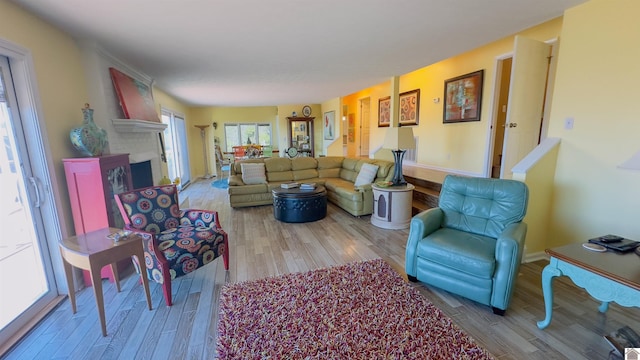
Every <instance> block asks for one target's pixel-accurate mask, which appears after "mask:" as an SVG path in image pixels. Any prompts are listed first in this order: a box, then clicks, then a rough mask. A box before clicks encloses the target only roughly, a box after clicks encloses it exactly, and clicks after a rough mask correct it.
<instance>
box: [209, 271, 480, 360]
mask: <svg viewBox="0 0 640 360" xmlns="http://www.w3.org/2000/svg"><path fill="white" fill-rule="evenodd" d="M217 351H218V356H219V358H220V359H493V357H492V356H491V354H489V352H488V351H486V350H485V349H483V348H481V347H480V346H478V345H477V344H476V343H475V341H474V340H473V339H472V338H471V337H469V336H468V335H466V334H465V333H464V332H463V331H462V330H461V329H460V328H459V327H458V326H456V325H455V324H454V323H453V322H452V320H451V319H450V318H449V317H448V316H446V315H445V314H444V313H443V312H442V311H440V310H439V309H438V308H436V307H435V306H434V305H433V304H432V303H431V302H429V301H428V300H427V299H425V298H424V297H423V296H422V295H421V294H420V292H418V290H416V289H414V288H413V287H411V286H410V285H409V284H407V283H406V282H405V281H404V279H403V278H402V277H401V276H400V275H399V274H398V273H396V272H395V271H394V270H393V269H392V268H391V267H390V266H389V265H388V264H387V263H386V262H385V261H384V260H382V259H375V260H367V261H361V262H355V263H350V264H346V265H341V266H335V267H329V268H324V269H318V270H313V271H308V272H304V273H293V274H286V275H281V276H275V277H268V278H264V279H260V280H253V281H245V282H241V283H236V284H227V285H225V286H224V287H223V288H222V293H221V296H220V317H219V323H218V340H217Z"/></svg>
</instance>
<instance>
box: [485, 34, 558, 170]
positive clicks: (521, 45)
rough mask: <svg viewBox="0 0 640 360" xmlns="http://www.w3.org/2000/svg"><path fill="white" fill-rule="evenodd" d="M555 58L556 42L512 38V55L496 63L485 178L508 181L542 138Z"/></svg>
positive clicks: (518, 37)
mask: <svg viewBox="0 0 640 360" xmlns="http://www.w3.org/2000/svg"><path fill="white" fill-rule="evenodd" d="M556 54H557V40H556V39H554V40H550V41H547V42H541V41H536V40H532V39H528V38H525V37H521V36H516V38H515V44H514V53H513V54H510V55H505V56H503V57H500V58H498V59H497V60H496V79H495V84H496V87H495V89H494V107H493V108H494V110H493V119H492V127H491V129H490V131H491V139H492V140H491V141H490V143H489V146H488V152H487V160H486V164H487V170H486V172H487V174H488V176H489V177H494V178H506V179H510V178H511V177H512V175H513V174H512V172H511V169H512V168H513V167H514V166H515V165H516V164H517V163H518V162H519V161H520V160H522V159H523V158H524V157H525V156H526V155H527V154H528V153H529V152H530V151H531V150H533V149H534V148H535V147H536V146H537V145H538V144H539V143H540V141H541V140H542V139H544V138H545V137H546V132H547V127H548V116H549V109H550V105H551V99H552V97H553V94H552V91H553V83H554V80H555V67H556V65H557V56H556Z"/></svg>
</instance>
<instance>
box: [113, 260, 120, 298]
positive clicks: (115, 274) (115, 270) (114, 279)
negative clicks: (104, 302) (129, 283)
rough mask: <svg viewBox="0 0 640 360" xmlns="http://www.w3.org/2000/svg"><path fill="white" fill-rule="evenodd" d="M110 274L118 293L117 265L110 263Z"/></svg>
mask: <svg viewBox="0 0 640 360" xmlns="http://www.w3.org/2000/svg"><path fill="white" fill-rule="evenodd" d="M111 273H112V274H113V281H114V282H115V283H116V290H118V292H120V274H119V273H118V263H117V262H114V263H111Z"/></svg>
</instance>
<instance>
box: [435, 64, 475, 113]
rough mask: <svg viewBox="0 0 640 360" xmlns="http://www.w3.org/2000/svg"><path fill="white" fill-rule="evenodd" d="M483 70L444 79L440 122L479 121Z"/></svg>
mask: <svg viewBox="0 0 640 360" xmlns="http://www.w3.org/2000/svg"><path fill="white" fill-rule="evenodd" d="M483 77H484V70H479V71H475V72H472V73H469V74H465V75H461V76H458V77H455V78H451V79H448V80H445V81H444V111H443V119H442V122H443V123H445V124H447V123H457V122H465V121H480V110H481V105H482V83H483Z"/></svg>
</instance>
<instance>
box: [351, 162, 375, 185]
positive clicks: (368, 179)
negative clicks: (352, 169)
mask: <svg viewBox="0 0 640 360" xmlns="http://www.w3.org/2000/svg"><path fill="white" fill-rule="evenodd" d="M377 173H378V165H373V164H364V165H362V167H361V168H360V172H359V173H358V177H357V178H356V181H355V183H354V185H355V186H360V185H365V184H371V183H372V182H373V180H374V179H375V178H376V174H377Z"/></svg>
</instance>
